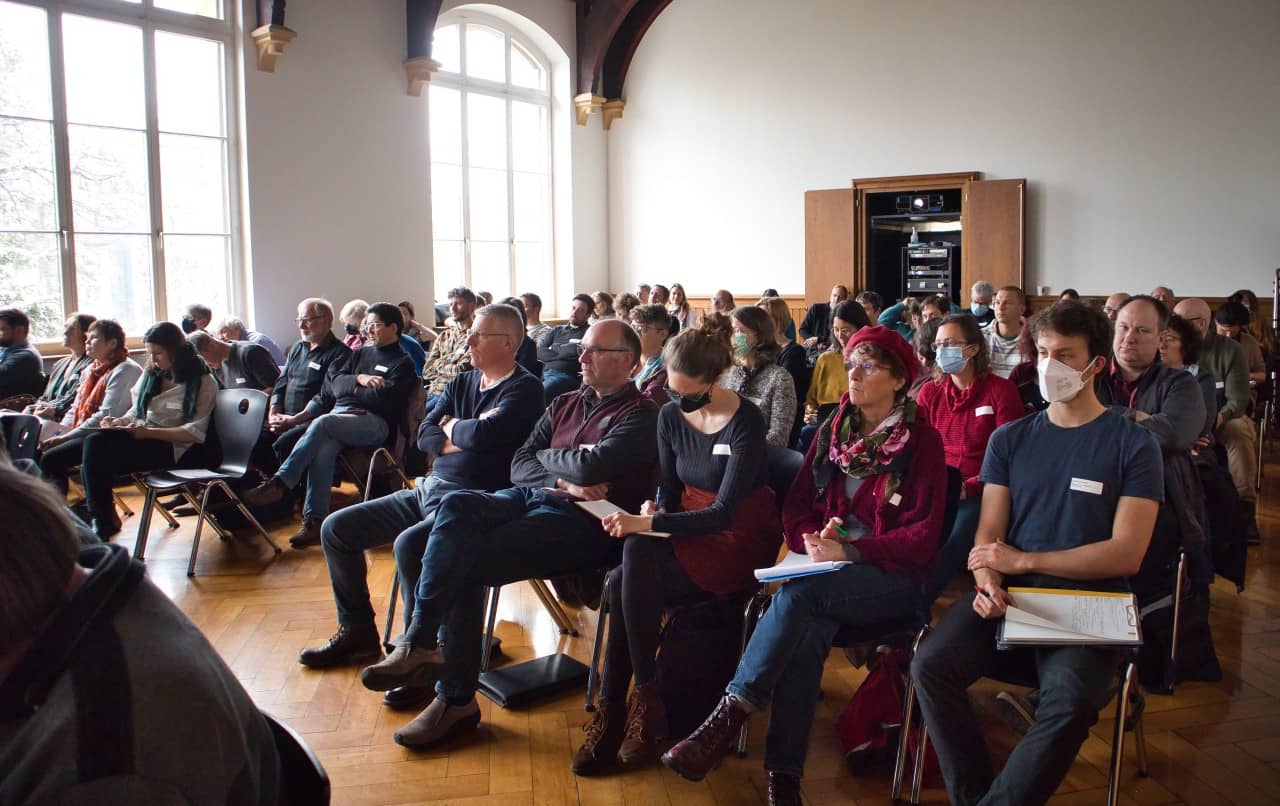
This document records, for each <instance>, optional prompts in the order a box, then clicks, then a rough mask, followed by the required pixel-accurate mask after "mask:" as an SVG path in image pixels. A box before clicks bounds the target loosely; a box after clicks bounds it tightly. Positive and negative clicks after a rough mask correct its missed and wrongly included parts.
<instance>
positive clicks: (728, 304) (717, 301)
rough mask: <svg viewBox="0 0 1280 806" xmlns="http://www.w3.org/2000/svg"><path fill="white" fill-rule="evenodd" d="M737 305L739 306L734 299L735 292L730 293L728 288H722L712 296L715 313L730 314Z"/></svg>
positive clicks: (712, 308) (712, 306)
mask: <svg viewBox="0 0 1280 806" xmlns="http://www.w3.org/2000/svg"><path fill="white" fill-rule="evenodd" d="M736 307H738V304H737V303H736V302H734V301H733V294H730V293H729V292H728V291H727V290H726V289H723V288H722V289H720V290H719V291H717V292H716V293H715V296H713V297H712V298H711V310H712V312H714V313H722V314H724V315H725V316H728V315H729V314H731V313H733V309H734V308H736Z"/></svg>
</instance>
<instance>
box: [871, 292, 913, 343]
mask: <svg viewBox="0 0 1280 806" xmlns="http://www.w3.org/2000/svg"><path fill="white" fill-rule="evenodd" d="M875 321H876V323H877V324H880V325H882V326H884V327H887V328H889V329H890V330H896V331H897V332H898V335H900V336H902V338H904V339H906V340H907V343H908V344H910V343H912V341H913V340H914V339H915V336H916V330H918V329H919V328H920V300H918V299H916V298H915V297H906V298H904V299H902V300H901V301H899V302H897V303H895V304H893V305H890V306H889V307H888V308H885V309H884V310H883V311H881V312H880V316H879V317H877V319H876V320H875Z"/></svg>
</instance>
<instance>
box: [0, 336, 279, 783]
mask: <svg viewBox="0 0 1280 806" xmlns="http://www.w3.org/2000/svg"><path fill="white" fill-rule="evenodd" d="M170 327H172V328H173V329H174V331H175V333H176V334H177V337H178V338H177V339H176V340H175V343H180V342H181V337H182V332H181V330H179V329H178V326H177V325H170ZM0 464H3V465H6V466H4V467H0V521H3V522H4V524H5V538H4V540H3V541H0V702H3V703H4V730H3V731H0V759H4V762H3V769H4V781H3V784H2V785H0V799H2V800H3V801H4V802H5V803H33V804H34V803H62V804H72V803H157V804H158V803H237V804H260V805H261V806H267V805H268V804H276V803H279V802H280V801H281V795H282V792H281V780H282V771H281V765H280V758H279V756H278V754H277V752H276V745H275V741H274V740H273V738H272V732H271V727H270V726H269V725H268V724H267V721H266V719H265V718H264V717H263V715H262V713H261V712H260V711H259V710H258V709H257V707H256V706H255V705H254V703H253V700H252V699H250V697H249V695H248V693H246V692H245V690H244V688H243V687H242V686H241V684H240V681H238V680H237V679H236V676H235V675H234V674H233V673H232V671H231V669H229V668H228V667H227V665H226V664H225V663H224V662H223V661H222V658H221V657H220V656H219V654H218V652H217V651H216V650H215V649H214V648H213V647H212V646H211V645H210V644H209V642H208V640H206V639H205V637H204V635H203V634H202V633H201V632H200V630H199V628H197V627H196V626H195V625H194V624H192V623H191V622H190V621H189V620H188V619H187V617H186V616H184V615H183V614H182V612H181V611H180V610H179V609H178V608H177V607H176V606H175V605H174V604H173V603H172V602H171V601H170V600H169V597H168V596H167V595H165V593H164V592H162V591H161V590H160V589H159V588H157V587H156V586H155V585H154V584H153V583H152V582H151V581H150V580H149V579H147V574H146V571H145V569H144V567H143V565H142V564H141V563H138V562H134V561H132V560H130V559H129V554H128V552H127V551H125V550H124V549H123V548H121V547H120V546H104V545H101V544H93V545H87V546H82V545H81V543H80V541H79V539H78V538H77V533H76V526H75V525H74V523H73V521H72V518H71V516H70V515H69V514H68V513H67V511H66V508H65V507H64V506H63V503H62V501H61V500H59V498H58V497H57V495H56V494H55V493H54V491H53V490H52V489H50V488H49V486H48V485H46V484H44V483H42V482H40V481H38V480H37V479H35V478H32V477H30V476H27V475H25V474H23V473H21V472H19V471H17V470H15V469H13V468H12V467H8V466H7V462H0ZM193 765H194V766H198V768H199V770H198V773H197V772H194V771H193Z"/></svg>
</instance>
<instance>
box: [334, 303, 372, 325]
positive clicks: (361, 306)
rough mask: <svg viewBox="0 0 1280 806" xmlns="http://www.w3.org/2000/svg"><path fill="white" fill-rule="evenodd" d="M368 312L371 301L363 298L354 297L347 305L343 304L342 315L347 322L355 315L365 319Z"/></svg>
mask: <svg viewBox="0 0 1280 806" xmlns="http://www.w3.org/2000/svg"><path fill="white" fill-rule="evenodd" d="M368 312H369V303H367V302H365V301H364V300H362V299H353V300H351V301H350V302H348V303H347V304H346V305H343V306H342V313H341V314H340V316H341V319H342V321H344V322H345V321H347V320H348V319H350V318H351V317H353V316H354V317H355V318H357V319H364V315H365V314H366V313H368Z"/></svg>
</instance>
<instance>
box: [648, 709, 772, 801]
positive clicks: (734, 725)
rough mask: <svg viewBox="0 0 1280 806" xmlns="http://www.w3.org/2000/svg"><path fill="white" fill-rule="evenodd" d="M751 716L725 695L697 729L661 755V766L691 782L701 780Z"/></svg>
mask: <svg viewBox="0 0 1280 806" xmlns="http://www.w3.org/2000/svg"><path fill="white" fill-rule="evenodd" d="M750 715H751V714H750V713H748V712H747V709H745V708H743V707H742V705H741V704H739V703H738V701H737V700H735V699H733V698H732V697H730V696H729V695H728V694H726V695H724V696H723V697H721V698H720V702H719V703H718V704H717V705H716V707H715V710H714V711H712V712H711V716H709V717H707V719H706V721H705V722H703V723H702V724H701V725H699V726H698V729H697V730H695V731H694V732H693V733H690V734H689V736H688V737H687V738H685V739H683V740H682V741H680V742H677V743H676V746H675V747H672V748H671V749H670V750H668V751H667V752H666V753H664V754H663V755H662V763H663V764H665V765H667V768H668V769H670V770H671V771H672V772H675V773H676V774H678V775H680V776H682V777H684V778H688V779H689V780H690V781H701V780H702V779H703V778H705V777H706V776H707V773H709V772H711V771H712V770H714V769H715V768H716V767H718V766H719V765H720V762H721V761H722V760H723V759H724V756H725V753H728V752H729V748H731V747H733V743H734V742H735V741H737V739H738V731H739V730H740V729H741V728H742V723H744V722H746V721H747V717H748V716H750Z"/></svg>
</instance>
